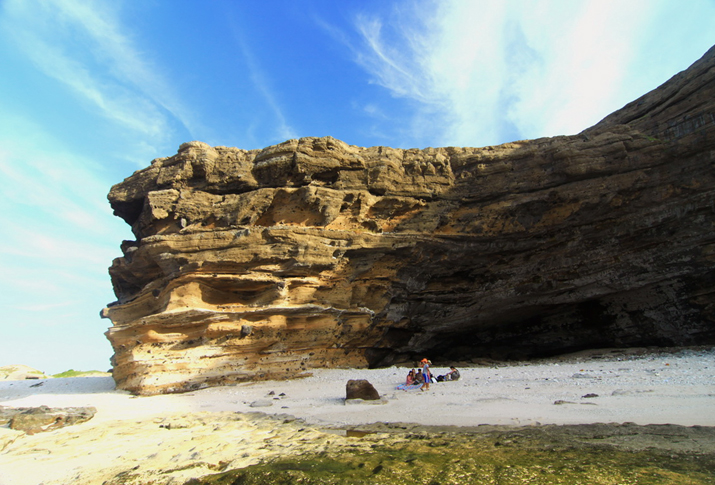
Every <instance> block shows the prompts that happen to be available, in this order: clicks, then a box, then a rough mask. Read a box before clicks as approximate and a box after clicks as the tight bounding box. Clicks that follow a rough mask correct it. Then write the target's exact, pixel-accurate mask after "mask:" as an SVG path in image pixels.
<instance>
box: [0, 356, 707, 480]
mask: <svg viewBox="0 0 715 485" xmlns="http://www.w3.org/2000/svg"><path fill="white" fill-rule="evenodd" d="M598 357H600V358H590V359H580V360H579V359H575V358H573V357H572V358H570V359H565V360H564V359H560V360H553V361H545V362H542V363H538V364H530V365H513V366H500V367H493V368H489V367H474V368H462V369H460V370H461V372H462V379H461V380H459V381H457V382H446V383H437V384H432V386H431V389H430V390H429V391H428V392H420V391H399V390H396V386H397V385H398V384H400V383H401V382H402V381H403V379H404V376H405V374H406V372H407V369H404V368H395V367H392V368H389V369H379V370H320V371H316V372H315V374H314V376H313V377H310V378H306V379H301V380H294V381H280V382H275V381H273V382H270V381H269V382H255V383H245V384H241V385H238V386H234V387H225V388H212V389H204V390H201V391H197V392H192V393H188V394H174V395H164V396H153V397H134V396H131V395H130V394H129V393H126V392H123V391H116V390H114V382H113V381H112V379H111V378H110V377H80V378H65V379H46V380H40V381H38V380H27V381H0V405H3V406H11V407H33V406H40V405H47V406H51V407H76V406H94V407H96V408H97V410H98V412H97V414H96V416H95V417H94V418H93V419H91V420H90V421H88V422H85V423H82V424H78V425H74V426H67V427H65V428H61V429H57V430H54V431H49V432H45V433H38V434H35V435H32V436H29V435H25V434H24V433H22V432H19V431H14V430H9V429H7V428H0V485H38V484H44V485H66V484H68V483H72V484H73V485H94V484H97V483H107V484H117V483H122V484H125V485H126V484H130V485H138V484H143V483H147V482H151V483H156V484H174V483H185V482H186V480H188V479H189V478H192V477H199V476H203V475H206V474H209V473H216V472H217V471H220V470H223V469H234V468H243V467H245V466H248V465H251V464H254V463H258V462H260V461H262V460H267V459H271V458H272V457H276V456H285V455H286V454H304V453H318V452H322V451H324V450H327V449H329V448H330V447H335V446H346V447H348V448H349V449H350V450H351V453H353V452H354V453H362V452H365V453H368V452H369V450H370V448H369V446H370V444H371V442H370V441H364V440H357V441H354V440H353V441H350V440H351V438H349V437H342V436H340V435H336V434H335V433H334V432H323V431H321V430H320V429H317V428H313V427H307V426H305V424H303V423H301V422H297V421H293V422H291V420H290V419H286V418H285V417H281V418H280V419H275V418H271V417H266V416H265V415H259V414H256V413H255V412H256V411H260V412H263V413H268V414H269V415H284V414H290V415H293V416H296V417H299V418H303V419H305V420H306V421H307V422H308V423H312V424H316V425H318V427H319V428H323V427H338V426H347V427H350V426H356V425H360V424H368V423H375V422H417V423H421V424H423V425H461V426H475V425H479V424H502V425H504V424H505V425H536V424H537V423H541V424H577V423H598V422H601V423H623V422H634V423H637V424H665V423H672V424H680V425H688V426H690V425H705V426H715V413H714V412H713V410H715V349H710V350H683V351H680V352H677V353H675V354H664V353H653V354H645V355H640V356H638V355H632V353H631V354H630V355H627V354H624V353H622V352H617V353H609V352H605V353H602V354H601V355H600V356H598ZM433 370H434V372H435V374H437V375H438V374H440V373H444V372H445V370H446V369H444V368H440V367H438V366H436V367H435V368H434V369H433ZM349 379H368V380H369V381H370V382H371V383H373V384H374V385H375V387H376V388H377V390H378V391H379V392H380V394H381V395H383V396H384V397H386V398H387V402H386V403H385V404H365V403H362V404H345V402H344V397H345V384H346V383H347V381H348V380H349ZM271 391H273V394H272V395H270V392H271ZM281 393H284V394H285V395H284V396H280V394H281ZM586 394H597V395H598V397H593V398H584V397H583V396H585V395H586ZM257 401H263V402H269V403H271V404H272V405H271V406H270V407H251V406H250V405H251V403H255V402H257ZM557 401H566V403H564V404H554V403H555V402H557ZM244 412H248V413H253V414H242V413H244ZM376 436H377V435H376ZM372 439H376V440H383V439H390V438H389V437H376V438H372ZM341 443H342V444H341ZM330 449H332V448H330Z"/></svg>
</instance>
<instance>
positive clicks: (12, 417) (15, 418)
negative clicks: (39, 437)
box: [0, 406, 97, 435]
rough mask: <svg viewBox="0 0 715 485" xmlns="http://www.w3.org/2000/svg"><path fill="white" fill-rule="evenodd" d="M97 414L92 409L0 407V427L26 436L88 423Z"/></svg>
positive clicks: (94, 409)
mask: <svg viewBox="0 0 715 485" xmlns="http://www.w3.org/2000/svg"><path fill="white" fill-rule="evenodd" d="M96 413H97V409H96V408H94V407H70V408H50V407H47V406H39V407H34V408H10V407H5V406H0V426H4V425H8V426H9V428H10V429H13V430H17V431H24V432H25V433H27V434H30V435H32V434H35V433H41V432H43V431H52V430H54V429H58V428H62V427H64V426H70V425H73V424H79V423H83V422H85V421H89V420H90V419H92V418H93V417H94V415H95V414H96Z"/></svg>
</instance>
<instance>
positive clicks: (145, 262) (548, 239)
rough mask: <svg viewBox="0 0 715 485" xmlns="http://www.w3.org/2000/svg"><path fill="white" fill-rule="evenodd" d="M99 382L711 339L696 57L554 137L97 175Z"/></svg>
mask: <svg viewBox="0 0 715 485" xmlns="http://www.w3.org/2000/svg"><path fill="white" fill-rule="evenodd" d="M109 200H110V202H111V205H112V207H113V209H114V211H115V214H116V215H118V216H120V217H122V218H123V219H124V220H125V221H126V222H127V223H128V224H130V225H131V226H132V230H133V232H134V234H135V236H136V241H125V242H124V243H123V244H122V251H123V254H124V256H123V257H120V258H117V259H116V260H115V261H114V263H113V265H112V267H111V268H110V275H111V278H112V283H113V285H114V290H115V293H116V295H117V298H118V301H117V302H115V303H113V304H111V305H110V306H108V308H106V309H105V310H104V313H103V314H104V316H106V317H108V318H110V319H111V320H112V323H113V326H112V327H111V328H110V329H109V331H108V332H107V336H108V338H109V340H110V341H111V343H112V346H113V348H114V350H115V355H114V358H113V365H114V378H115V380H116V382H117V385H118V387H119V388H122V389H127V390H130V391H133V392H136V393H141V394H153V393H160V392H176V391H185V390H191V389H195V388H198V387H204V386H209V385H220V384H225V383H230V382H236V381H243V380H248V379H257V378H288V377H296V376H300V375H302V374H304V373H306V372H309V370H310V369H311V368H315V367H336V366H337V367H345V366H354V367H364V366H379V365H386V364H390V363H395V362H399V361H404V360H407V359H412V358H414V357H415V356H417V355H419V356H424V355H429V356H430V358H431V359H432V360H438V359H443V360H447V359H450V360H466V359H468V358H476V357H480V356H490V357H498V358H520V357H529V356H541V355H549V354H555V353H560V352H567V351H574V350H579V349H583V348H594V347H608V346H621V347H623V346H647V345H690V344H705V343H713V342H715V304H714V303H713V302H714V301H715V299H714V298H713V296H714V292H715V202H714V201H715V48H713V49H711V50H710V51H709V52H708V53H706V54H705V56H704V57H703V58H702V59H701V60H699V61H698V62H696V63H695V64H693V66H691V67H690V68H689V69H688V70H687V71H684V72H682V73H680V74H678V75H676V76H674V77H673V78H672V79H671V80H670V81H668V82H667V83H665V84H664V85H663V86H661V87H660V88H658V89H656V90H654V91H652V92H650V93H648V94H646V95H645V96H643V97H641V98H640V99H638V100H636V101H634V102H632V103H630V104H629V105H627V106H626V107H624V108H623V109H621V110H620V111H618V112H616V113H614V114H612V115H611V116H609V117H607V118H605V119H604V120H603V121H602V122H600V123H599V124H597V125H595V126H594V127H592V128H589V129H587V130H585V131H584V132H582V133H580V134H578V135H574V136H558V137H554V138H542V139H537V140H528V141H518V142H514V143H507V144H504V145H500V146H493V147H485V148H455V147H447V148H427V149H424V150H419V149H409V150H403V149H394V148H387V147H371V148H361V147H356V146H351V145H347V144H345V143H343V142H341V141H338V140H335V139H333V138H329V137H327V138H302V139H299V140H289V141H286V142H285V143H282V144H280V145H276V146H271V147H268V148H265V149H263V150H250V151H247V150H241V149H237V148H227V147H211V146H209V145H207V144H205V143H201V142H190V143H185V144H184V145H182V146H181V147H180V149H179V151H178V153H177V154H176V155H174V156H172V157H168V158H161V159H156V160H154V161H153V162H152V164H151V166H150V167H148V168H146V169H143V170H140V171H138V172H136V173H134V174H133V175H132V176H130V177H129V178H127V179H126V180H125V181H124V182H122V183H120V184H118V185H116V186H114V187H113V188H112V190H111V192H110V194H109Z"/></svg>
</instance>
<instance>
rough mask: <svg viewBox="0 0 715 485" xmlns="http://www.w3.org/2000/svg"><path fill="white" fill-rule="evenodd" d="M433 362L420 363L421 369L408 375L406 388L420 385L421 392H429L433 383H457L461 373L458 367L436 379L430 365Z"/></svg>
mask: <svg viewBox="0 0 715 485" xmlns="http://www.w3.org/2000/svg"><path fill="white" fill-rule="evenodd" d="M431 364H432V362H430V361H429V359H426V358H425V359H422V360H421V361H420V365H421V367H420V368H418V369H417V370H415V369H412V370H410V372H408V373H407V379H406V381H405V386H406V387H409V386H416V385H418V384H419V385H420V390H421V391H429V385H430V384H431V383H432V382H442V381H456V380H458V379H459V371H458V370H457V368H456V367H454V366H451V367H450V368H449V372H447V373H446V374H444V375H441V376H437V377H436V378H435V377H434V376H433V375H432V372H431V371H430V365H431Z"/></svg>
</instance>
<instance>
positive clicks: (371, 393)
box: [345, 379, 380, 401]
mask: <svg viewBox="0 0 715 485" xmlns="http://www.w3.org/2000/svg"><path fill="white" fill-rule="evenodd" d="M345 399H362V400H364V401H375V400H378V399H380V394H379V393H378V392H377V389H375V387H374V386H373V385H372V384H370V382H369V381H368V380H366V379H350V380H349V381H348V383H347V384H346V385H345Z"/></svg>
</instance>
